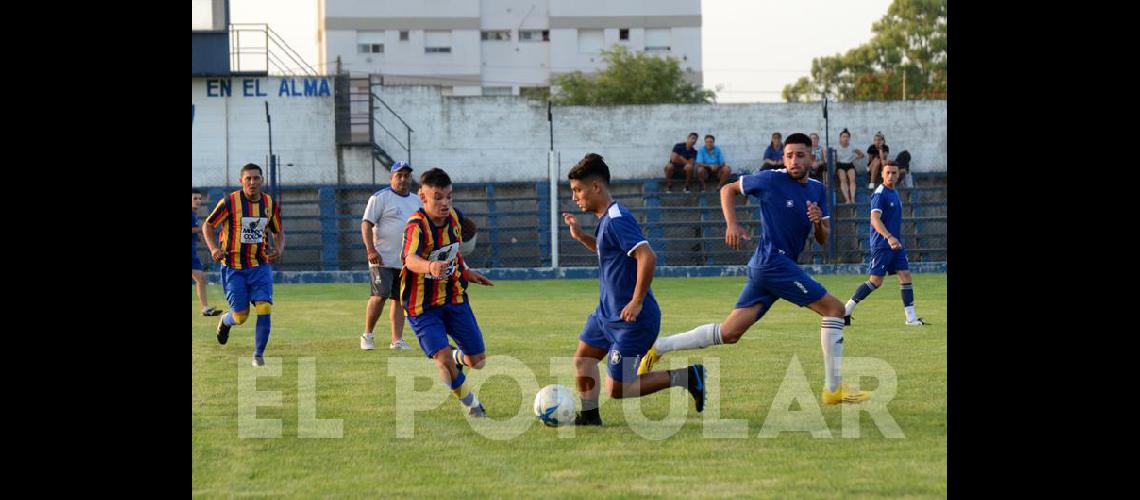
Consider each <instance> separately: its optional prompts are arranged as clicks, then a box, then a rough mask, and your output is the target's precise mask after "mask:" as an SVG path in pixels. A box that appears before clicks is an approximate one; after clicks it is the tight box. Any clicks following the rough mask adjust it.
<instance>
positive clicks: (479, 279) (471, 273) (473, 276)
mask: <svg viewBox="0 0 1140 500" xmlns="http://www.w3.org/2000/svg"><path fill="white" fill-rule="evenodd" d="M463 277H464V278H466V279H467V281H468V282H469V283H478V284H480V285H483V286H495V284H494V283H492V282H491V280H489V279H487V277H486V276H483V275H482V274H479V272H478V271H476V270H474V269H471V268H470V267H469V268H467V269H464V270H463Z"/></svg>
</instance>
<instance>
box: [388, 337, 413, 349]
mask: <svg viewBox="0 0 1140 500" xmlns="http://www.w3.org/2000/svg"><path fill="white" fill-rule="evenodd" d="M388 348H389V349H401V350H407V349H411V348H412V346H410V345H408V343H407V342H405V341H404V339H400V340H397V341H395V342H392V343H391V344H388Z"/></svg>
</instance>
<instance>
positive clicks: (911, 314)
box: [904, 306, 918, 321]
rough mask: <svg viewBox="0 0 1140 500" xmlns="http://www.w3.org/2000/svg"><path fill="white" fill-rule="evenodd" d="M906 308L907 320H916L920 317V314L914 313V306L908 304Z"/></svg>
mask: <svg viewBox="0 0 1140 500" xmlns="http://www.w3.org/2000/svg"><path fill="white" fill-rule="evenodd" d="M904 309H905V310H906V320H907V321H914V320H917V319H918V316H917V315H915V314H914V306H906V307H905V308H904Z"/></svg>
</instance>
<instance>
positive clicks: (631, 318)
mask: <svg viewBox="0 0 1140 500" xmlns="http://www.w3.org/2000/svg"><path fill="white" fill-rule="evenodd" d="M641 306H642V304H641V302H637V301H633V300H631V301H629V303H628V304H626V305H625V307H623V308H622V310H621V320H622V321H626V322H629V323H633V322H635V321H637V316H638V315H640V314H641Z"/></svg>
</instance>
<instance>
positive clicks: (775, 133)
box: [772, 132, 784, 137]
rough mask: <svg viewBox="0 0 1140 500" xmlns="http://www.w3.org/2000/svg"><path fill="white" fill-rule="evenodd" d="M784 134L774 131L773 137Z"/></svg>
mask: <svg viewBox="0 0 1140 500" xmlns="http://www.w3.org/2000/svg"><path fill="white" fill-rule="evenodd" d="M783 136H784V134H781V133H779V132H772V137H783Z"/></svg>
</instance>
